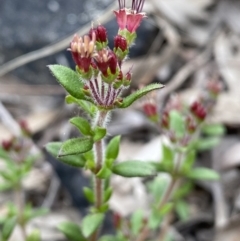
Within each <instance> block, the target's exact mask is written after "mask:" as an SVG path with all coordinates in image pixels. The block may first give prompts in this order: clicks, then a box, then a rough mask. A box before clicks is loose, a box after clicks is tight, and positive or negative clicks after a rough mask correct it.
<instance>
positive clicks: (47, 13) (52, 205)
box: [0, 0, 240, 241]
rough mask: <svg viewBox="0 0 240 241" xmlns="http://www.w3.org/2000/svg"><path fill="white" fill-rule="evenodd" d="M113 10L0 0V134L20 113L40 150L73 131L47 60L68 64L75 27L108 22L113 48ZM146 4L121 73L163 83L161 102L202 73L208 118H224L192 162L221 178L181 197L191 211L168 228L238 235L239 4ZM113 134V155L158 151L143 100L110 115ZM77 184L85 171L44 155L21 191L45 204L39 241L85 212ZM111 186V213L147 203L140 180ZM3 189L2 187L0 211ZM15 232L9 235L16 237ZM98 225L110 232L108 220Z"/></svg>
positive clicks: (184, 93)
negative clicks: (209, 95)
mask: <svg viewBox="0 0 240 241" xmlns="http://www.w3.org/2000/svg"><path fill="white" fill-rule="evenodd" d="M129 2H130V1H129ZM117 8H118V4H117V1H115V0H68V1H64V0H41V1H31V0H24V1H18V0H1V1H0V141H3V140H8V139H9V138H11V137H12V136H14V135H18V133H19V132H18V124H17V122H18V121H19V120H22V119H24V120H26V122H27V124H28V127H29V129H30V130H31V132H32V133H33V139H34V143H35V145H36V147H37V148H38V149H39V150H43V147H44V145H45V144H46V143H48V142H49V141H53V140H62V141H63V140H65V139H67V138H69V137H70V136H74V135H76V133H75V132H74V130H73V129H72V127H71V126H70V125H69V123H68V118H70V117H72V116H74V115H81V113H82V112H81V111H80V110H79V109H77V108H75V107H74V106H72V105H68V106H67V105H66V104H65V103H64V97H65V92H64V90H63V89H62V88H61V87H60V86H59V85H58V84H57V82H56V81H55V79H54V78H53V76H51V74H50V72H49V70H48V68H47V67H46V66H47V65H49V64H61V65H65V66H69V67H72V68H74V63H73V61H72V59H71V54H70V53H69V51H67V48H68V47H69V43H70V41H71V38H72V37H73V34H74V33H76V32H78V33H79V34H80V35H83V34H85V33H87V32H88V30H89V29H90V27H91V24H92V23H93V24H95V25H97V24H98V23H101V24H103V25H104V26H106V28H107V30H108V36H109V41H110V46H113V44H112V42H113V38H114V36H115V35H116V33H117V30H118V29H117V23H116V20H115V18H114V15H113V14H111V13H112V10H113V9H117ZM144 11H146V13H147V16H148V17H147V18H146V19H144V21H143V24H142V25H141V27H140V28H139V30H138V32H137V34H138V38H137V41H136V43H135V45H134V46H133V47H132V48H131V52H130V55H129V59H128V60H127V61H126V64H125V66H126V70H127V69H128V68H130V67H131V66H133V73H134V75H133V82H132V83H133V84H132V86H131V88H132V89H137V88H139V87H140V86H142V85H147V84H149V83H152V82H160V83H162V84H164V85H166V87H165V88H164V89H163V90H161V91H159V93H157V99H158V104H159V109H162V108H163V106H164V104H165V102H166V100H167V99H168V97H169V96H170V95H171V94H173V93H178V95H179V96H180V98H182V99H184V100H185V101H186V102H187V103H189V102H191V101H192V100H193V99H194V97H195V96H196V95H197V94H198V93H199V91H200V90H201V88H203V86H204V85H205V84H206V81H208V80H209V79H212V78H215V79H219V80H220V81H221V82H222V84H223V86H224V91H223V92H222V93H221V95H220V97H219V100H218V102H217V104H216V106H215V107H214V110H213V112H212V113H211V116H210V117H209V121H210V122H213V123H221V124H223V125H224V126H225V127H226V130H227V131H226V134H225V136H224V137H223V138H222V141H221V143H220V144H219V146H217V147H216V148H215V149H214V150H211V151H209V152H207V153H202V154H201V155H199V160H198V161H199V163H200V164H203V165H204V163H205V164H206V163H208V164H207V165H209V163H211V164H210V166H213V167H214V168H215V169H216V170H218V171H219V170H220V171H221V173H222V178H221V181H219V182H218V183H217V187H215V186H214V185H210V184H206V183H199V184H197V185H196V188H195V189H194V193H193V194H191V195H190V197H189V198H188V202H189V206H190V210H191V212H190V218H189V219H188V221H186V222H184V223H181V222H177V223H174V225H173V229H174V231H175V232H176V239H175V240H187V241H192V240H194V241H195V240H196V241H212V240H215V241H235V240H236V241H237V240H239V236H240V216H239V211H240V188H239V187H240V185H239V184H240V173H239V172H240V170H239V166H240V165H239V164H240V141H239V139H240V81H239V77H240V1H239V0H146V1H145V7H144ZM130 91H131V90H130ZM117 134H120V135H122V136H123V139H122V144H121V145H122V148H121V152H120V156H119V160H128V159H129V158H135V159H136V158H142V159H144V158H145V159H147V158H149V153H151V155H152V157H153V158H156V159H157V158H160V157H161V153H160V151H159V148H158V145H159V142H160V139H159V134H158V132H157V131H156V129H155V128H154V127H153V126H152V125H151V124H150V123H149V122H148V120H147V118H146V117H145V116H144V114H143V112H142V111H141V103H137V104H135V105H134V106H132V107H131V108H130V109H128V110H124V111H120V112H118V111H116V112H114V113H113V114H112V121H111V123H110V125H109V136H114V135H117ZM149 150H151V151H149ZM0 166H1V165H0ZM1 168H3V167H1ZM123 182H124V187H123V185H122V183H123ZM84 185H89V180H88V175H87V174H84V173H80V171H79V170H76V169H73V168H70V167H66V166H64V165H61V164H59V163H58V162H57V161H56V160H54V159H53V158H52V157H50V156H48V155H47V154H46V155H45V156H44V157H43V158H42V159H41V160H39V161H38V162H37V163H36V165H35V167H34V168H33V170H32V171H31V173H30V175H29V176H28V177H27V178H26V180H25V182H24V190H25V192H26V196H27V198H28V199H29V200H30V201H31V202H32V203H33V205H35V206H36V207H38V206H44V207H47V208H49V209H50V210H51V211H50V212H49V214H48V215H47V217H46V216H45V217H43V218H38V219H36V220H34V221H33V222H32V223H30V225H29V229H31V228H32V227H38V228H40V230H41V232H42V238H43V240H44V241H63V240H64V237H63V236H62V234H60V233H59V232H58V231H57V230H56V228H55V227H56V226H57V224H58V223H60V222H61V221H64V220H75V221H79V220H80V217H81V215H84V214H85V212H86V209H87V207H88V203H87V201H86V200H85V198H84V197H83V194H82V193H81V191H80V190H81V186H84ZM113 185H115V186H114V187H115V194H114V195H113V199H112V201H111V203H110V204H111V208H112V210H113V212H118V213H120V214H121V215H123V216H127V215H129V214H130V213H131V212H132V211H133V210H134V209H136V208H145V207H146V206H147V202H148V198H147V196H146V195H147V194H146V192H145V190H144V187H143V183H142V181H141V180H140V179H134V180H128V181H126V180H124V181H123V180H122V179H116V180H114V181H113ZM76 190H78V191H76ZM11 195H12V194H11V192H3V193H1V194H0V215H1V211H2V209H3V207H4V204H5V203H6V202H7V201H8V200H11V197H12V196H11ZM136 200H138V204H137V205H136ZM119 203H121V205H119ZM223 209H224V212H223V214H222V212H221V210H223ZM218 214H219V215H222V216H220V217H219V216H218ZM219 219H221V220H222V219H223V220H224V228H215V227H216V223H217V221H216V220H219ZM109 223H111V217H110V218H109ZM110 226H111V225H109V227H110ZM17 232H18V230H16V231H15V234H14V235H17V237H18V233H17ZM106 232H111V227H110V228H109V229H106ZM179 237H180V238H179ZM181 238H182V239H181ZM15 240H18V241H21V240H20V239H19V238H17V239H16V236H13V238H12V241H15Z"/></svg>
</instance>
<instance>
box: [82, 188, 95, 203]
mask: <svg viewBox="0 0 240 241" xmlns="http://www.w3.org/2000/svg"><path fill="white" fill-rule="evenodd" d="M83 193H84V196H85V197H86V198H87V200H88V201H89V202H90V203H94V200H95V198H94V192H93V190H92V189H90V188H89V187H84V188H83Z"/></svg>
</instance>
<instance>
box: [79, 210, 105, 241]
mask: <svg viewBox="0 0 240 241" xmlns="http://www.w3.org/2000/svg"><path fill="white" fill-rule="evenodd" d="M103 219H104V214H103V213H94V214H90V215H87V216H86V217H84V219H83V220H82V225H81V226H82V233H83V235H84V237H86V238H88V237H89V236H90V235H91V234H92V233H93V232H94V231H96V229H97V228H98V227H99V226H100V225H101V223H102V222H103Z"/></svg>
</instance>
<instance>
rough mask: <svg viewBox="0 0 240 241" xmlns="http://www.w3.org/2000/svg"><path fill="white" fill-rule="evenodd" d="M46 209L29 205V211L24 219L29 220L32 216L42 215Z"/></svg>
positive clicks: (45, 212) (46, 211)
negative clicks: (33, 207)
mask: <svg viewBox="0 0 240 241" xmlns="http://www.w3.org/2000/svg"><path fill="white" fill-rule="evenodd" d="M48 212H49V211H48V209H47V208H38V209H32V207H31V210H30V212H29V213H27V215H26V216H27V217H26V218H27V219H26V221H29V220H30V219H33V218H36V217H39V216H43V215H46V214H47V213H48Z"/></svg>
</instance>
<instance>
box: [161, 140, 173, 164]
mask: <svg viewBox="0 0 240 241" xmlns="http://www.w3.org/2000/svg"><path fill="white" fill-rule="evenodd" d="M162 150H163V160H164V161H166V162H173V160H174V153H173V150H172V148H171V147H170V146H167V145H165V144H163V145H162Z"/></svg>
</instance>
